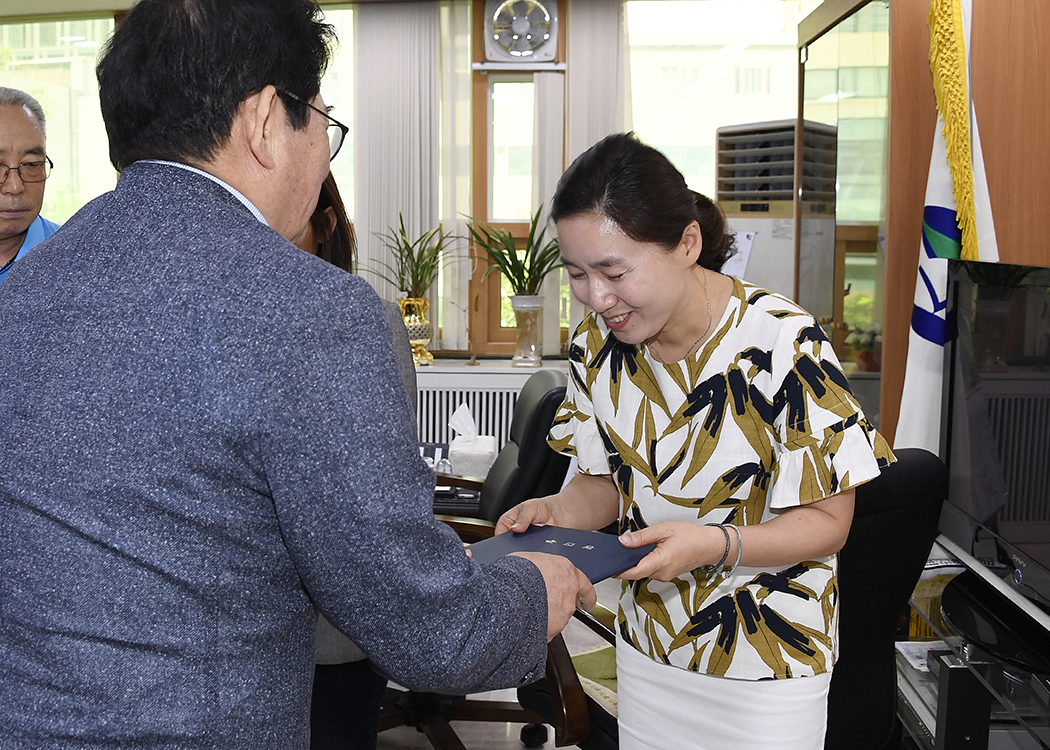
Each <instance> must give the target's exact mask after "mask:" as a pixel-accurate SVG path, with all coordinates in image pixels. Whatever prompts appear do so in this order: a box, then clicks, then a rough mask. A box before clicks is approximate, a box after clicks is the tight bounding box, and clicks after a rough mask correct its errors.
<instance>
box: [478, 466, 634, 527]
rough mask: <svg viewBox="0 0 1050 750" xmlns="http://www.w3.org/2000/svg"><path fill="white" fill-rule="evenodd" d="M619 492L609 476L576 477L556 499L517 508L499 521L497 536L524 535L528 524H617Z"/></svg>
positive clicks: (545, 498) (551, 496) (538, 501)
mask: <svg viewBox="0 0 1050 750" xmlns="http://www.w3.org/2000/svg"><path fill="white" fill-rule="evenodd" d="M619 509H620V491H619V490H618V489H617V488H616V484H615V483H614V482H613V479H612V477H611V476H610V475H608V474H577V475H576V476H574V477H573V478H572V480H571V481H570V482H569V483H568V484H567V485H565V487H564V488H563V489H562V491H561V492H559V493H558V494H557V495H548V496H547V497H538V498H535V499H533V500H526V501H525V502H523V503H521V504H520V505H516V506H514V507H513V508H511V509H510V510H508V511H507V512H506V513H504V514H503V515H502V516H500V517H499V520H498V521H496V533H497V534H502V533H504V532H507V531H518V532H521V531H525V529H527V528H529V524H536V525H544V526H564V527H566V528H570V529H588V530H591V531H593V530H594V529H601V528H604V527H606V526H608V525H609V524H610V523H612V522H613V521H615V520H616V517H617V515H618V513H619Z"/></svg>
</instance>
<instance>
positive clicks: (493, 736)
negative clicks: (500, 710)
mask: <svg viewBox="0 0 1050 750" xmlns="http://www.w3.org/2000/svg"><path fill="white" fill-rule="evenodd" d="M597 589H598V599H599V601H601V602H602V604H604V605H605V606H607V607H610V608H613V609H615V606H616V599H617V597H618V596H619V594H620V582H619V581H613V580H609V581H603V582H601V583H599V584H598V586H597ZM564 637H565V644H566V646H567V647H568V649H569V652H570V653H575V652H576V651H580V650H583V649H585V648H590V647H592V646H597V645H600V644H601V643H603V641H602V640H601V639H600V638H598V636H596V635H594V634H593V633H592V632H591V631H590V630H588V629H587V628H586V627H585V626H583V625H581V624H580V623H578V622H575V621H573V622H571V623H569V627H568V628H566V630H565V633H564ZM472 697H474V698H485V699H488V700H502V701H513V700H515V692H514V690H498V691H495V692H491V693H484V694H482V695H478V696H472ZM521 727H522V725H521V724H488V723H481V722H452V728H453V729H454V730H455V731H456V734H457V735H458V736H459V738H460V740H461V741H462V742H463V744H464V745H466V746H467V748H469V750H522V748H524V745H522V744H521V740H520V739H519V732H520V731H521ZM543 747H544V748H553V747H554V732H553V731H550V732H549V739H548V740H547V743H546V744H545V745H544V746H543ZM378 750H431V745H430V741H429V740H428V739H427V738H426V736H425V735H423V734H422V733H421V732H418V731H416V730H415V729H412V728H411V727H399V728H397V729H390V730H387V731H386V732H383V733H381V734H380V735H379V744H378Z"/></svg>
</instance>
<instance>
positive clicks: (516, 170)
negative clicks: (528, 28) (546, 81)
mask: <svg viewBox="0 0 1050 750" xmlns="http://www.w3.org/2000/svg"><path fill="white" fill-rule="evenodd" d="M491 78H492V81H491V88H490V92H491V93H490V96H491V108H492V110H491V111H492V115H491V123H492V124H491V133H492V135H491V147H490V149H489V160H490V161H489V165H490V166H489V174H490V181H489V191H490V200H489V206H490V209H489V211H488V220H489V221H514V222H521V221H528V220H529V218H530V217H531V216H532V146H533V144H532V140H533V116H532V113H533V101H534V99H535V94H534V92H533V84H532V77H531V76H529V77H528V78H525V79H517V78H503V77H495V76H491Z"/></svg>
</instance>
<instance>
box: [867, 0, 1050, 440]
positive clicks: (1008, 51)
mask: <svg viewBox="0 0 1050 750" xmlns="http://www.w3.org/2000/svg"><path fill="white" fill-rule="evenodd" d="M928 12H929V2H928V0H894V2H893V3H891V5H890V144H889V167H888V170H889V173H888V182H887V184H888V199H887V238H886V290H887V298H886V305H885V311H884V321H883V325H884V334H883V356H882V386H881V397H880V401H881V408H880V414H879V426H880V428H881V430H882V432H883V433H884V434H885V435H886V436H887V437H888V438H890V439H891V440H892V438H893V436H894V434H895V433H896V427H897V418H898V416H899V411H900V397H901V391H902V390H903V386H904V365H905V361H906V359H907V355H908V328H909V324H910V319H911V308H912V299H913V296H914V291H915V274H916V268H917V266H918V252H919V243H920V241H921V236H922V207H923V202H924V201H923V198H924V195H925V191H926V177H927V171H928V169H929V161H930V148H931V145H932V142H933V128H934V127H935V124H936V121H937V119H936V118H937V113H936V112H937V111H936V103H935V101H934V96H933V79H932V76H931V74H930V68H929V59H928V57H929V29H928V27H927V25H926V16H927V14H928ZM1047 33H1050V3H1047V2H1046V0H1005V1H1001V2H978V3H974V11H973V35H972V39H971V47H972V52H971V55H972V66H971V68H972V71H973V81H972V87H973V97H974V102H975V106H976V109H977V117H978V121H979V123H980V127H981V145H982V148H983V150H984V159H985V167H986V170H987V172H988V188H989V193H990V195H991V201H992V211H993V214H994V216H995V229H996V238H997V240H998V244H999V255H1000V260H1002V261H1003V262H1004V263H1031V264H1035V265H1044V266H1050V46H1048V45H1046V44H1045V38H1046V35H1047Z"/></svg>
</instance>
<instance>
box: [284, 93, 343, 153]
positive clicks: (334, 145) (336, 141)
mask: <svg viewBox="0 0 1050 750" xmlns="http://www.w3.org/2000/svg"><path fill="white" fill-rule="evenodd" d="M277 93H279V94H281V95H283V96H287V97H288V98H289V99H294V100H295V101H297V102H299V103H300V104H305V105H306V106H307V107H309V108H310V109H312V110H313V111H314V112H317V113H318V114H321V115H324V116H325V117H326V118H328V131H329V132H328V147H329V154H330V155H329V157H328V161H331V160H332V159H334V158H335V155H336V154H338V153H339V149H341V148H342V147H343V141H344V140H346V134H347V133H349V132H350V128H348V127H347V126H346V125H344V124H343V123H341V122H339V120H337V119H335V118H334V117H332V116H331V115H330V114H328V112H331V111H332V108H331V107H328V112H326V111H325V110H323V109H319V108H317V107H315V106H314V105H312V104H310V102H307V101H303V100H302V99H300V98H299V97H298V96H296V95H295V94H293V93H291V92H290V91H283V90H281V89H277Z"/></svg>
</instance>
